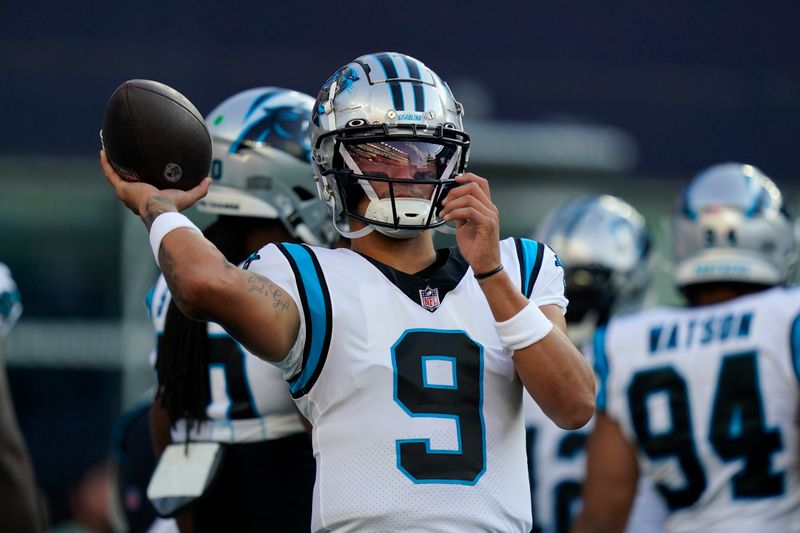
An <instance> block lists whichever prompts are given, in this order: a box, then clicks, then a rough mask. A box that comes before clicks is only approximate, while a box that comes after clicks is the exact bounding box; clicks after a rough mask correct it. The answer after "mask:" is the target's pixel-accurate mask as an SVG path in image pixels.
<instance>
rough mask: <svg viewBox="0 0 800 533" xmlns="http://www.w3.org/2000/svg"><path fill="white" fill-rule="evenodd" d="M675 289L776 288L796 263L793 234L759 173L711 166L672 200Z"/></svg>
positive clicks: (773, 190)
mask: <svg viewBox="0 0 800 533" xmlns="http://www.w3.org/2000/svg"><path fill="white" fill-rule="evenodd" d="M671 234H672V239H673V252H674V255H675V263H676V269H675V278H676V283H677V285H678V287H686V286H688V285H694V284H699V283H709V282H738V283H751V284H758V285H779V284H783V283H785V282H786V281H788V279H789V277H790V275H791V274H792V271H793V269H794V266H795V264H796V262H797V228H796V225H795V222H794V220H793V217H792V216H791V214H790V213H789V211H788V210H787V208H786V205H785V204H784V201H783V196H782V194H781V192H780V190H779V189H778V187H777V186H776V185H775V183H773V182H772V180H771V179H769V178H768V177H767V176H766V175H764V173H763V172H761V171H760V170H759V169H757V168H755V167H753V166H751V165H744V164H741V163H723V164H719V165H714V166H712V167H710V168H708V169H706V170H704V171H702V172H700V173H699V174H697V175H696V176H695V177H694V179H693V180H692V181H691V182H690V183H689V185H688V186H687V187H686V188H685V189H684V191H683V192H682V193H681V194H680V195H679V196H678V199H677V201H676V204H675V210H674V212H673V215H672V231H671Z"/></svg>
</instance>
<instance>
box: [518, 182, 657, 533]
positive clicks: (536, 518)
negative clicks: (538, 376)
mask: <svg viewBox="0 0 800 533" xmlns="http://www.w3.org/2000/svg"><path fill="white" fill-rule="evenodd" d="M536 238H537V240H539V241H541V242H543V243H547V244H548V245H549V246H551V247H552V248H553V249H555V250H558V251H559V257H560V258H561V259H562V260H563V261H564V265H565V267H564V269H565V271H564V273H565V276H566V294H567V297H568V298H569V312H568V313H567V315H566V320H567V324H568V326H569V336H570V338H571V339H572V340H573V342H575V344H576V345H578V346H579V347H580V346H583V345H585V344H586V342H588V341H589V340H590V339H591V336H592V334H593V333H594V331H595V329H596V328H597V326H598V325H602V324H605V323H606V322H607V321H608V319H609V317H610V316H611V313H612V312H619V311H625V310H627V311H630V310H632V309H633V308H638V307H639V305H640V304H641V303H642V300H643V298H644V295H645V292H646V290H647V286H648V283H649V281H650V275H649V272H650V266H649V262H650V235H649V232H648V229H647V225H646V223H645V219H644V217H643V216H642V215H641V214H640V213H639V212H638V211H637V210H636V209H634V208H633V207H632V206H631V205H630V204H628V203H626V202H624V201H623V200H621V199H619V198H616V197H614V196H609V195H605V194H604V195H591V196H582V197H579V198H576V199H574V200H571V201H569V202H567V203H566V204H564V205H563V206H559V207H557V208H555V209H554V210H553V211H551V212H550V213H549V214H548V215H547V216H545V218H544V219H543V222H542V224H541V225H540V227H539V228H538V230H537V232H536ZM524 407H525V431H526V437H527V442H528V465H529V468H530V473H529V477H530V483H531V496H532V505H533V522H534V531H537V532H540V533H556V532H566V531H569V528H570V527H571V525H572V522H573V519H574V517H575V514H576V513H577V511H578V510H579V509H580V492H581V487H582V485H583V478H584V476H585V467H586V455H585V445H586V439H587V437H588V435H589V432H590V430H591V425H592V423H591V422H590V423H589V424H587V425H586V426H585V427H583V428H582V429H580V430H575V431H565V430H563V429H560V428H559V427H558V426H556V425H555V424H553V422H552V421H551V420H550V419H548V418H547V417H546V416H545V415H544V413H542V410H541V409H539V407H538V406H537V405H536V403H535V402H534V401H533V400H532V399H531V398H530V396H527V397H526V398H525V402H524ZM661 507H663V505H662V504H661V503H660V501H659V500H658V499H657V496H656V495H655V493H654V489H653V487H652V483H650V482H649V480H648V479H647V478H643V479H642V484H641V490H640V493H639V494H638V495H637V499H636V509H637V511H636V512H635V513H634V514H633V516H632V520H631V523H630V524H629V527H628V531H629V532H630V533H646V532H649V533H654V532H659V531H661V530H662V527H661V519H662V518H663V515H664V512H663V509H661Z"/></svg>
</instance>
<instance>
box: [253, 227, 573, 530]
mask: <svg viewBox="0 0 800 533" xmlns="http://www.w3.org/2000/svg"><path fill="white" fill-rule="evenodd" d="M501 253H502V258H501V259H502V262H503V265H504V266H505V270H506V272H508V274H509V275H510V277H511V279H512V280H514V281H515V282H516V283H517V284H518V285H519V286H520V289H521V291H522V292H523V293H524V294H526V296H527V297H528V298H530V299H531V300H532V301H533V302H535V303H536V304H537V305H545V304H555V305H559V306H560V307H562V309H563V308H565V306H566V300H565V299H564V294H563V293H564V282H563V269H562V268H561V266H560V262H558V261H557V258H556V257H555V254H554V253H553V252H552V251H551V250H549V249H547V248H546V247H545V246H543V245H540V244H538V243H536V242H533V241H529V240H526V239H517V240H515V239H507V240H504V241H503V242H502V243H501ZM259 256H260V259H258V260H256V261H254V262H253V263H252V264H251V266H250V270H253V271H256V272H258V273H261V274H263V275H265V276H267V277H269V278H270V279H271V280H272V281H273V282H275V283H277V284H278V285H280V286H281V287H282V288H283V289H284V290H285V291H286V292H287V293H289V294H291V295H292V297H293V298H294V299H295V301H296V302H297V304H298V307H299V308H300V310H301V316H302V317H303V320H302V326H301V333H300V339H299V340H298V342H299V343H302V344H303V354H302V361H299V363H298V364H297V365H296V366H295V368H292V369H289V370H287V377H288V378H289V383H290V388H291V390H292V393H293V395H294V397H295V399H296V401H297V404H298V406H299V408H300V410H301V411H302V412H303V414H305V415H306V416H307V417H308V418H309V420H310V421H311V423H312V424H313V428H314V429H313V445H314V454H315V457H316V461H317V480H316V485H315V489H314V512H313V518H312V530H314V531H319V530H325V531H327V530H332V531H429V532H432V531H453V532H463V531H503V532H512V531H524V532H526V533H527V532H528V531H530V528H531V508H530V490H529V487H528V476H527V460H526V455H525V433H524V427H523V419H522V393H523V391H522V385H521V383H520V380H519V378H518V377H517V374H516V371H515V368H514V362H513V360H512V358H511V357H509V355H507V354H505V353H503V350H502V347H501V344H500V340H499V338H498V336H497V332H496V331H495V327H494V319H493V317H492V314H491V311H490V310H489V306H488V304H487V302H486V298H485V296H484V295H483V293H482V291H481V289H480V287H479V286H478V283H477V281H476V280H475V279H474V277H473V275H472V271H471V270H470V269H469V266H468V265H467V263H466V261H465V260H464V258H463V257H462V256H461V255H460V254H459V253H458V250H457V249H455V248H453V249H450V250H440V251H439V254H438V260H437V261H436V263H435V264H434V265H432V266H431V267H430V268H428V269H426V270H424V271H422V272H419V273H417V274H416V275H406V274H404V273H402V272H399V271H396V270H394V269H392V268H390V267H387V266H386V265H383V264H380V263H377V262H373V261H371V260H369V259H368V258H366V257H364V256H361V255H359V254H357V253H355V252H353V251H351V250H347V249H337V250H327V249H318V248H310V247H306V246H301V245H290V244H285V245H278V246H275V245H270V246H267V247H266V248H263V249H262V250H261V251H260V252H259ZM291 357H292V356H291V355H290V356H289V358H290V359H291Z"/></svg>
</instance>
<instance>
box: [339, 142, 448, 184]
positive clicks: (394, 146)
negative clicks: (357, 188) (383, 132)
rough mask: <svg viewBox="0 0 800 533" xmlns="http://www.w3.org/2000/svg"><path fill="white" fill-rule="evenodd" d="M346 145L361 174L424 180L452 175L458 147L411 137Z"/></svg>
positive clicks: (345, 147)
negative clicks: (408, 138)
mask: <svg viewBox="0 0 800 533" xmlns="http://www.w3.org/2000/svg"><path fill="white" fill-rule="evenodd" d="M343 148H344V151H345V152H346V153H347V155H348V156H349V158H350V159H351V161H352V163H351V164H350V165H349V166H355V167H356V168H352V170H353V171H355V172H356V173H358V174H362V175H367V176H370V177H379V178H388V179H392V180H394V179H399V180H413V181H422V182H435V181H438V180H441V179H447V178H450V177H451V174H452V172H453V169H454V167H455V163H456V157H457V155H458V151H459V149H458V148H457V147H455V146H451V145H445V144H436V143H429V142H422V141H411V140H403V141H379V142H367V143H347V144H344V145H343ZM346 159H347V158H346Z"/></svg>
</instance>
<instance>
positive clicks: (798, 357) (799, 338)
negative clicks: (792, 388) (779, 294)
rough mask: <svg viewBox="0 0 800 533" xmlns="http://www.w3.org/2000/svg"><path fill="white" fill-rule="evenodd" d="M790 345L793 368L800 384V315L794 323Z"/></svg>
mask: <svg viewBox="0 0 800 533" xmlns="http://www.w3.org/2000/svg"><path fill="white" fill-rule="evenodd" d="M789 344H790V345H791V347H792V366H793V367H794V374H795V376H796V377H797V381H798V382H800V315H798V316H797V318H795V319H794V322H792V331H791V333H790V338H789Z"/></svg>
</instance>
